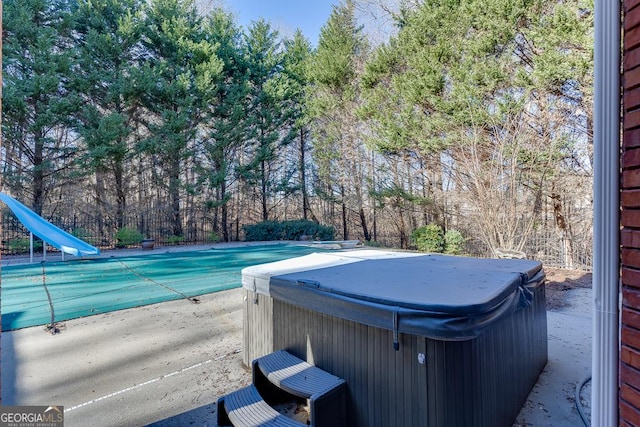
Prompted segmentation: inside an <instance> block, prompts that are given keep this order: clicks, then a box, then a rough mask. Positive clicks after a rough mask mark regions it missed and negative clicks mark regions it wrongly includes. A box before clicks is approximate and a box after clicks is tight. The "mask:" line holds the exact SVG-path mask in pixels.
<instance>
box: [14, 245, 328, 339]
mask: <svg viewBox="0 0 640 427" xmlns="http://www.w3.org/2000/svg"><path fill="white" fill-rule="evenodd" d="M318 251H319V249H318V248H311V247H307V246H296V245H285V244H279V245H261V246H242V247H236V248H224V249H209V250H204V251H191V252H172V253H167V252H165V253H153V254H147V255H138V256H127V257H119V258H100V259H89V260H87V259H85V260H74V261H67V262H52V263H49V262H45V263H42V264H29V265H17V266H9V267H3V268H2V330H3V331H8V330H12V329H20V328H26V327H30V326H36V325H46V324H50V323H51V308H52V307H53V313H54V316H55V317H54V320H55V322H61V321H64V320H69V319H74V318H78V317H84V316H89V315H93V314H98V313H106V312H109V311H114V310H121V309H124V308H131V307H138V306H142V305H147V304H154V303H158V302H163V301H169V300H175V299H179V298H193V297H196V296H198V295H203V294H207V293H211V292H217V291H222V290H225V289H231V288H237V287H240V285H241V283H240V282H241V270H242V269H243V268H244V267H248V266H250V265H255V264H262V263H265V262H272V261H279V260H282V259H286V258H293V257H296V256H301V255H306V254H309V253H311V252H318ZM45 285H46V286H45ZM47 292H48V294H49V295H47ZM49 298H50V299H51V303H50V300H49Z"/></svg>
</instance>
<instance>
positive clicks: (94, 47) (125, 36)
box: [74, 0, 143, 229]
mask: <svg viewBox="0 0 640 427" xmlns="http://www.w3.org/2000/svg"><path fill="white" fill-rule="evenodd" d="M142 19H143V18H142V16H141V2H140V1H139V0H83V1H80V2H79V9H78V11H77V18H76V31H75V33H74V35H75V43H76V46H77V56H78V57H77V59H76V63H77V65H76V67H75V73H74V88H75V90H76V91H77V94H78V96H79V97H81V98H82V99H83V101H84V102H83V105H82V108H81V109H80V111H79V112H78V114H77V119H78V124H77V130H78V133H79V134H80V135H81V136H82V138H83V140H84V142H85V144H86V147H87V159H86V160H85V161H86V163H87V166H88V167H87V168H86V169H85V170H86V171H87V172H93V173H95V176H96V188H95V191H96V196H95V200H96V206H97V207H98V209H99V211H98V213H97V215H101V214H102V212H106V211H107V210H108V209H109V208H108V205H109V204H108V203H107V201H108V199H109V198H108V196H107V193H108V192H109V191H110V190H113V191H114V192H115V201H116V203H115V205H116V212H115V222H116V223H115V225H116V227H117V228H118V229H120V228H122V227H123V226H124V225H125V212H126V209H127V195H128V193H129V191H130V185H131V183H130V181H131V179H130V175H129V174H130V173H131V170H130V169H131V166H132V165H131V163H130V160H131V157H132V153H131V150H132V148H133V143H134V141H135V133H136V131H137V130H138V129H137V128H138V124H137V120H138V118H137V117H138V116H139V115H140V114H141V113H142V112H141V108H140V102H139V100H138V99H136V98H135V97H134V96H133V95H134V94H135V92H136V91H135V88H133V87H132V83H133V82H132V80H131V78H132V76H133V75H134V74H135V69H136V68H137V67H138V66H139V65H140V64H139V63H138V61H137V57H138V52H137V51H138V50H139V49H140V48H141V46H140V43H141V34H140V33H141V22H142Z"/></svg>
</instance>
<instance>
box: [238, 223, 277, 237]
mask: <svg viewBox="0 0 640 427" xmlns="http://www.w3.org/2000/svg"><path fill="white" fill-rule="evenodd" d="M242 230H243V231H244V240H246V241H247V242H260V241H265V240H282V231H281V227H280V223H278V222H276V221H262V222H259V223H257V224H252V225H243V226H242Z"/></svg>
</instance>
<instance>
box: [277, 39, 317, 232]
mask: <svg viewBox="0 0 640 427" xmlns="http://www.w3.org/2000/svg"><path fill="white" fill-rule="evenodd" d="M311 54H312V50H311V44H310V43H309V41H308V40H307V39H305V38H304V36H303V34H302V32H301V31H300V30H297V31H296V32H295V34H294V36H293V39H291V40H286V41H285V54H284V70H283V71H284V74H285V76H286V77H287V79H288V96H287V98H288V108H290V109H291V115H290V121H291V129H292V132H293V133H295V135H296V137H295V138H296V139H297V145H298V154H299V158H298V177H299V188H300V192H301V195H302V217H303V219H308V217H309V216H311V217H312V218H313V219H314V220H316V221H317V219H316V218H315V215H314V214H313V212H312V210H311V206H310V204H309V192H308V188H307V187H308V182H307V177H308V168H309V165H308V159H307V154H308V152H309V151H310V147H309V146H308V141H309V139H310V133H311V123H310V120H309V116H308V114H307V112H306V105H305V102H304V101H305V97H306V93H307V90H308V88H309V78H308V72H307V69H308V66H309V61H310V60H311Z"/></svg>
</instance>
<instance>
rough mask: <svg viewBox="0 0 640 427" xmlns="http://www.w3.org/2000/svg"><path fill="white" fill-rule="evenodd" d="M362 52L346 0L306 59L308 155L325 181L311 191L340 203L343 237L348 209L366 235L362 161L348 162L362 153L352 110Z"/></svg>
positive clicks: (352, 6) (364, 50)
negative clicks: (311, 145)
mask: <svg viewBox="0 0 640 427" xmlns="http://www.w3.org/2000/svg"><path fill="white" fill-rule="evenodd" d="M366 53H367V45H366V43H365V40H364V37H363V35H362V33H361V29H360V27H359V26H358V25H357V23H356V19H355V3H354V2H353V1H352V0H346V1H344V2H342V3H341V4H340V6H337V7H334V9H333V12H332V13H331V16H330V17H329V20H328V21H327V23H326V24H325V26H324V27H322V29H321V31H320V39H319V41H318V49H317V50H316V52H315V55H314V57H313V59H312V60H311V62H310V67H309V79H310V82H311V85H312V89H311V90H310V91H308V94H309V98H308V107H309V110H308V111H309V115H310V117H311V118H313V130H314V158H315V161H316V164H317V167H318V173H319V175H320V179H321V181H322V182H324V183H326V186H325V188H320V189H318V190H317V191H318V192H319V194H321V195H323V197H324V198H325V199H327V200H329V201H330V202H332V203H333V202H338V203H339V204H340V208H341V212H342V214H341V218H342V235H343V238H344V239H348V238H349V228H348V212H349V211H350V210H355V211H356V212H358V213H359V218H360V223H361V226H362V229H363V234H364V235H365V239H367V240H369V238H370V237H369V231H368V226H367V222H366V215H365V212H364V207H363V191H362V187H363V183H362V181H363V171H362V167H363V165H362V163H361V162H358V163H357V164H356V163H354V162H353V160H354V159H362V158H366V157H367V156H366V154H365V153H364V152H363V148H364V147H363V144H362V136H361V134H360V131H359V128H360V127H359V119H358V118H357V117H356V115H355V112H356V111H357V109H358V108H359V103H360V90H359V85H360V82H359V74H360V69H361V67H362V64H363V63H364V58H365V57H366ZM350 189H352V190H350ZM351 191H353V197H352V194H351ZM348 193H349V194H348ZM347 199H353V200H355V205H354V206H349V205H348V201H347Z"/></svg>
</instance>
